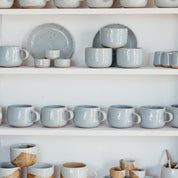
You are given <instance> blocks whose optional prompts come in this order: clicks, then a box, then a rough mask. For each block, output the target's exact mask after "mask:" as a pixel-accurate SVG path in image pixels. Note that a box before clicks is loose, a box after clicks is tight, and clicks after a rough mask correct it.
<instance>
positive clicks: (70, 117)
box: [65, 108, 74, 121]
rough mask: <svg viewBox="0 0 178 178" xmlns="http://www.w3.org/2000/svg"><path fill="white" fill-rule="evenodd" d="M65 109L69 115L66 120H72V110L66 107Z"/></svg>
mask: <svg viewBox="0 0 178 178" xmlns="http://www.w3.org/2000/svg"><path fill="white" fill-rule="evenodd" d="M65 111H66V112H68V113H69V115H70V116H69V118H68V119H67V120H68V121H70V120H72V119H73V118H74V113H73V111H72V110H70V109H67V108H66V109H65Z"/></svg>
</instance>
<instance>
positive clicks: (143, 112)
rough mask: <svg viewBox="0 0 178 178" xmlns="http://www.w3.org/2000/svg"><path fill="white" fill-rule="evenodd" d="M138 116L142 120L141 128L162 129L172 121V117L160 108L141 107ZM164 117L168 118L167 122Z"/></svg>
mask: <svg viewBox="0 0 178 178" xmlns="http://www.w3.org/2000/svg"><path fill="white" fill-rule="evenodd" d="M139 115H140V116H141V118H142V122H141V127H144V128H150V129H156V128H162V127H164V126H165V124H166V123H169V122H171V121H172V120H173V115H172V114H171V113H170V112H166V109H165V108H164V107H162V106H142V107H141V108H140V110H139ZM166 115H168V116H169V118H168V120H166Z"/></svg>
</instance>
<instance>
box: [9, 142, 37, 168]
mask: <svg viewBox="0 0 178 178" xmlns="http://www.w3.org/2000/svg"><path fill="white" fill-rule="evenodd" d="M10 157H11V163H12V164H13V165H15V166H17V167H28V166H32V165H33V164H35V163H36V159H37V146H36V145H35V144H31V143H19V144H14V145H12V146H11V147H10Z"/></svg>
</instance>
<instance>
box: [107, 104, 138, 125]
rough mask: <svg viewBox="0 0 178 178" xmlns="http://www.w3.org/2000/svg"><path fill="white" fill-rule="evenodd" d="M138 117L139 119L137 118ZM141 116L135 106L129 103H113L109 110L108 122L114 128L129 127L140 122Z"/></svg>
mask: <svg viewBox="0 0 178 178" xmlns="http://www.w3.org/2000/svg"><path fill="white" fill-rule="evenodd" d="M135 118H137V120H136V119H135ZM140 122H141V117H140V116H139V115H138V114H137V113H135V108H134V107H132V106H128V105H113V106H110V108H109V111H108V123H109V125H110V126H111V127H114V128H129V127H133V125H134V124H140Z"/></svg>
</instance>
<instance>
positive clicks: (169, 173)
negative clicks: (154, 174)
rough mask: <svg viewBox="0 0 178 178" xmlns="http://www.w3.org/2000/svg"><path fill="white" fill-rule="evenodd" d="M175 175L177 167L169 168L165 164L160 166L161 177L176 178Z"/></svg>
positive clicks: (177, 172)
mask: <svg viewBox="0 0 178 178" xmlns="http://www.w3.org/2000/svg"><path fill="white" fill-rule="evenodd" d="M177 164H178V163H177ZM177 177H178V169H170V168H167V167H165V166H163V167H162V170H161V178H177Z"/></svg>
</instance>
